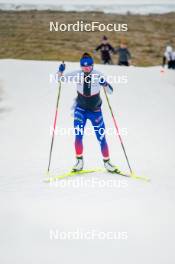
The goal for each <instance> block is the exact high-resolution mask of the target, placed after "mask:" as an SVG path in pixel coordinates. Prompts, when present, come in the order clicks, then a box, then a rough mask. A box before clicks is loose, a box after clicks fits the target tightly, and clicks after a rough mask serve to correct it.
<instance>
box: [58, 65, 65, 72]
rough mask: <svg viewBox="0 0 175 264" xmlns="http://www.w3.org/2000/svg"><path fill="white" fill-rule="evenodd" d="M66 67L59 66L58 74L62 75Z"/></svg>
mask: <svg viewBox="0 0 175 264" xmlns="http://www.w3.org/2000/svg"><path fill="white" fill-rule="evenodd" d="M65 68H66V65H65V64H64V63H62V64H60V66H59V72H61V73H63V72H64V71H65Z"/></svg>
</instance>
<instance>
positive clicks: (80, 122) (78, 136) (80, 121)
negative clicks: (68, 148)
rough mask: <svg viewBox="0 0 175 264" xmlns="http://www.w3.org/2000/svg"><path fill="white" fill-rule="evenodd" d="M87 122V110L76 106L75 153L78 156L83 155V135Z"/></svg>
mask: <svg viewBox="0 0 175 264" xmlns="http://www.w3.org/2000/svg"><path fill="white" fill-rule="evenodd" d="M85 124H86V111H85V110H83V109H82V108H79V107H76V108H75V112H74V129H75V153H76V157H82V155H83V135H84V127H85Z"/></svg>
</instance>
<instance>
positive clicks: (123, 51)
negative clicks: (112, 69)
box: [115, 41, 131, 66]
mask: <svg viewBox="0 0 175 264" xmlns="http://www.w3.org/2000/svg"><path fill="white" fill-rule="evenodd" d="M115 53H116V54H118V56H119V58H118V65H121V66H122V65H123V66H130V65H131V53H130V51H129V50H128V48H127V45H126V42H124V41H121V43H120V47H119V48H116V49H115Z"/></svg>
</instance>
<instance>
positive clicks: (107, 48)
mask: <svg viewBox="0 0 175 264" xmlns="http://www.w3.org/2000/svg"><path fill="white" fill-rule="evenodd" d="M97 51H100V52H101V60H102V63H103V64H112V59H111V52H113V53H114V48H113V47H112V46H111V44H109V43H108V38H107V37H106V36H103V38H102V43H101V44H100V45H99V46H97V48H96V49H95V50H94V53H96V52H97Z"/></svg>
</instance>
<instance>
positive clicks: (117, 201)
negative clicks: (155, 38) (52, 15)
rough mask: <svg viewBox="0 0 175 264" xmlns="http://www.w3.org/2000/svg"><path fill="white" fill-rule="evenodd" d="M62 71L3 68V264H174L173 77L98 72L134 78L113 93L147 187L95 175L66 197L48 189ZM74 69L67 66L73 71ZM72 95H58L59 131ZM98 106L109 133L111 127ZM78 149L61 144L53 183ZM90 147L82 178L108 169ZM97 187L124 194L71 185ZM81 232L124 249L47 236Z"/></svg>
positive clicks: (120, 159)
mask: <svg viewBox="0 0 175 264" xmlns="http://www.w3.org/2000/svg"><path fill="white" fill-rule="evenodd" d="M56 66H57V63H56V62H46V61H42V62H39V61H38V62H35V61H20V60H0V97H1V99H2V101H1V102H0V153H1V154H0V168H1V170H0V200H1V210H0V221H1V225H0V234H1V237H0V248H1V251H0V263H2V264H7V263H8V264H9V263H18V264H26V263H27V264H28V263H30V264H31V263H39V264H40V263H42V264H46V263H47V264H48V263H61V264H68V263H77V264H80V263H83V264H87V263H88V264H89V263H101V264H103V263H105V264H106V263H111V264H113V263H120V264H128V263H134V264H140V263H142V264H148V263H149V264H165V263H168V264H174V263H175V253H174V235H175V232H174V231H175V228H174V223H175V208H174V204H175V192H174V189H175V179H174V177H175V173H174V171H175V162H174V149H175V141H174V135H175V123H174V115H175V108H174V98H175V74H174V72H173V71H169V70H165V72H164V73H161V72H160V67H150V68H137V67H129V68H122V67H119V66H103V65H96V69H97V70H100V71H102V72H104V73H105V74H120V75H123V74H127V75H128V84H118V85H115V87H114V88H115V91H114V94H113V95H111V96H110V101H111V104H112V107H113V109H114V112H115V115H116V118H117V121H118V123H119V125H120V127H121V128H127V131H128V134H127V136H123V140H124V143H125V145H126V149H127V152H128V156H129V159H130V162H131V164H132V167H133V168H134V170H135V171H136V173H137V174H138V175H145V176H148V177H150V178H151V182H150V183H147V182H143V181H139V180H133V179H124V178H123V177H121V176H115V175H109V174H106V173H96V174H93V175H92V174H91V175H90V174H89V175H87V176H84V177H74V178H72V179H71V181H72V182H70V181H69V182H70V183H71V184H70V185H68V180H66V181H64V184H65V187H64V186H63V185H62V186H61V185H49V184H48V183H45V182H44V181H43V180H44V178H45V171H46V168H47V163H48V152H49V147H50V140H51V136H50V129H49V128H50V126H51V125H52V123H53V116H54V112H55V103H56V95H57V86H56V85H55V84H54V83H52V84H51V83H50V82H49V74H50V73H54V71H55V69H56ZM78 67H79V65H78V63H67V70H75V69H78ZM75 95H76V92H75V89H74V87H73V85H70V84H63V85H62V94H61V101H60V107H59V117H58V123H57V128H58V127H71V126H72V116H71V112H70V106H71V105H72V101H73V98H74V97H75ZM102 97H103V100H104V103H103V111H104V118H105V121H106V126H107V127H113V124H112V120H111V116H110V113H109V110H108V107H107V104H106V102H105V98H104V96H102ZM88 126H89V124H88ZM73 141H74V139H73V135H71V136H57V137H56V138H55V143H54V149H53V161H52V171H53V172H54V173H59V172H64V171H67V170H69V169H70V168H71V166H72V164H73V163H74V148H73ZM108 142H109V146H110V151H111V159H112V161H113V162H114V163H116V164H118V165H119V166H120V167H121V168H122V169H123V170H127V165H126V162H125V159H124V156H123V153H122V150H121V146H120V144H119V141H118V140H117V139H116V137H115V136H109V137H108ZM84 144H85V164H86V168H92V167H100V166H102V161H101V155H100V151H99V146H98V143H97V142H96V139H95V136H94V135H91V136H87V137H86V138H85V141H84ZM93 179H95V180H96V181H97V182H99V183H102V182H103V183H107V182H108V181H109V180H112V181H117V183H118V184H122V185H121V187H120V188H119V186H118V187H115V188H109V187H104V188H102V186H101V188H100V186H98V184H97V185H96V186H95V188H93V187H92V186H88V187H86V186H85V185H84V186H81V187H79V188H76V186H74V185H73V184H74V183H77V182H78V183H80V180H81V181H83V182H84V183H85V181H87V180H89V181H92V180H93ZM66 182H67V185H66ZM77 229H79V230H81V232H87V231H90V232H91V231H92V230H96V232H108V231H113V232H127V239H126V240H122V239H120V240H107V239H106V240H100V239H95V240H86V239H84V240H59V239H52V240H51V239H50V230H59V231H64V232H69V231H75V230H77Z"/></svg>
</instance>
